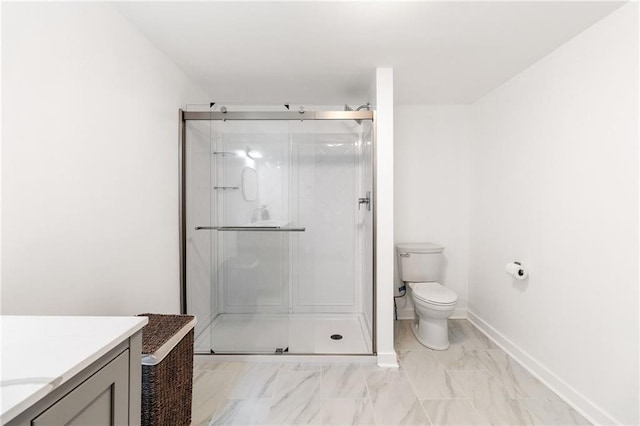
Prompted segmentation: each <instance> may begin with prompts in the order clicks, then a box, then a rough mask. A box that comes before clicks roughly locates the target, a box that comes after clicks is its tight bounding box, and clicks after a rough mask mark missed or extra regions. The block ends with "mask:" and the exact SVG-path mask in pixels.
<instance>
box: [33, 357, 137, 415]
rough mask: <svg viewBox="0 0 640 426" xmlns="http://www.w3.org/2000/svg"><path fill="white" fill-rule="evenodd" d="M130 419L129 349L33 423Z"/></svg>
mask: <svg viewBox="0 0 640 426" xmlns="http://www.w3.org/2000/svg"><path fill="white" fill-rule="evenodd" d="M128 421H129V350H128V349H127V350H126V351H124V352H123V353H121V354H120V355H118V356H117V357H116V358H114V359H113V361H111V362H110V363H109V364H107V365H105V366H104V367H103V368H101V369H100V370H98V371H97V372H96V373H95V374H94V375H92V376H91V377H89V378H88V379H87V380H86V381H84V382H82V384H80V385H79V386H78V387H76V388H75V389H73V390H72V391H71V392H69V393H68V394H66V395H65V396H64V397H63V398H62V399H60V400H59V401H58V402H56V403H55V404H54V405H52V406H51V407H49V408H48V409H47V410H46V411H44V412H43V413H42V414H40V415H39V416H38V417H36V418H35V419H33V421H32V422H31V424H32V425H33V426H44V425H51V426H53V425H55V426H61V425H69V426H74V425H76V426H107V425H108V426H115V425H126V424H128Z"/></svg>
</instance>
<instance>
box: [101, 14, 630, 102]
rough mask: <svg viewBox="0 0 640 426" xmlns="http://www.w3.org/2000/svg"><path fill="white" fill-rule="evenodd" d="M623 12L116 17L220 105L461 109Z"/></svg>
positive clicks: (163, 15)
mask: <svg viewBox="0 0 640 426" xmlns="http://www.w3.org/2000/svg"><path fill="white" fill-rule="evenodd" d="M622 4H623V2H617V1H605V2H594V1H587V2H576V1H570V2H559V1H550V2H540V1H531V2H522V1H512V2H505V1H501V2H478V1H475V2H458V1H446V2H398V1H386V2H385V1H376V2H369V1H356V2H349V1H347V2H344V1H340V2H308V1H300V2H265V1H262V2H218V1H214V2H124V3H114V7H116V9H117V10H118V11H119V12H120V13H121V14H122V15H124V16H125V17H126V18H127V19H128V20H129V21H130V22H131V23H132V24H134V25H135V26H136V27H138V28H139V29H140V30H141V31H142V33H143V34H145V35H146V37H148V38H149V40H151V42H152V43H153V44H154V45H156V46H157V47H158V48H159V49H161V50H162V51H164V52H165V53H166V54H167V55H168V56H169V57H170V58H171V59H172V60H173V61H174V62H175V63H176V64H177V65H178V66H179V67H180V68H181V69H182V70H183V71H184V72H185V73H186V74H187V75H188V76H189V77H190V78H191V79H192V80H193V81H194V82H195V83H197V84H198V85H199V86H200V87H201V88H202V89H203V90H204V91H205V92H206V93H207V95H208V96H209V97H210V99H211V100H212V101H218V102H226V103H236V102H237V103H249V104H254V105H258V104H281V103H294V104H315V105H320V104H324V105H335V104H342V103H352V104H361V103H364V102H366V101H368V100H369V95H368V93H369V89H370V88H371V82H372V76H373V72H374V69H375V68H376V67H393V68H394V77H395V88H394V89H395V101H396V103H398V104H465V103H472V102H474V101H475V100H477V99H478V98H480V97H481V96H483V95H484V94H486V93H487V92H489V91H491V90H492V89H494V88H496V87H498V86H499V85H501V84H503V83H504V82H505V81H507V80H508V79H509V78H511V77H513V76H514V75H516V74H517V73H518V72H520V71H522V70H524V69H525V68H527V67H528V66H530V65H531V64H533V63H534V62H536V61H537V60H539V59H540V58H542V57H543V56H545V55H547V54H548V53H550V52H551V51H553V50H554V49H556V48H557V47H559V46H560V45H562V44H563V43H565V42H566V41H568V40H569V39H571V38H572V37H574V36H575V35H577V34H578V33H580V32H581V31H583V30H584V29H586V28H588V27H589V26H591V25H592V24H594V23H595V22H597V21H598V20H600V19H602V18H603V17H605V16H606V15H608V14H610V13H611V12H612V11H613V10H615V9H617V8H618V7H620V6H621V5H622Z"/></svg>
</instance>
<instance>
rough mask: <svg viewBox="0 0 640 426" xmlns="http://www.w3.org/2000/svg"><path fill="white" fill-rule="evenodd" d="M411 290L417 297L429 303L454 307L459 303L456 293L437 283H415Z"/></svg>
mask: <svg viewBox="0 0 640 426" xmlns="http://www.w3.org/2000/svg"><path fill="white" fill-rule="evenodd" d="M411 289H412V290H413V294H414V296H415V297H417V298H418V299H420V300H422V301H424V302H427V303H434V304H438V305H453V304H454V303H456V302H457V301H458V295H457V294H456V292H455V291H453V290H451V289H449V288H446V287H445V286H443V285H442V284H440V283H437V282H432V283H413V285H412V286H411Z"/></svg>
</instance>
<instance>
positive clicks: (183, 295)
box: [178, 109, 378, 356]
mask: <svg viewBox="0 0 640 426" xmlns="http://www.w3.org/2000/svg"><path fill="white" fill-rule="evenodd" d="M187 120H203V121H211V120H220V121H226V120H300V121H304V120H371V123H372V129H371V132H372V137H371V174H372V176H371V190H372V193H371V196H370V206H371V249H372V250H371V251H372V253H371V267H372V274H371V285H372V286H373V287H372V289H371V293H372V300H371V301H370V303H371V308H372V309H371V346H372V348H371V349H372V352H371V354H372V355H377V353H378V351H377V312H376V311H377V309H376V301H377V279H376V252H377V248H376V226H377V220H376V211H377V208H376V207H377V200H376V196H375V195H376V185H377V173H376V164H377V158H376V139H377V130H376V112H375V111H298V112H296V111H227V112H219V111H211V112H209V111H184V110H183V109H179V110H178V121H179V132H178V133H179V134H178V139H179V147H178V175H179V185H178V198H179V209H178V216H179V240H180V241H179V251H180V312H181V313H182V314H186V313H187V242H186V238H187V221H186V217H187V196H186V194H187V188H186V184H187V183H186V181H187V179H186V143H187V137H186V136H187V134H186V128H187V126H186V121H187ZM361 195H363V194H361ZM211 355H216V354H211ZM237 355H247V354H243V353H238V354H237ZM294 355H313V356H335V355H340V356H351V355H355V356H362V355H366V354H294Z"/></svg>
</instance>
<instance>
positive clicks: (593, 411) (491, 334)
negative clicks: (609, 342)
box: [467, 310, 622, 425]
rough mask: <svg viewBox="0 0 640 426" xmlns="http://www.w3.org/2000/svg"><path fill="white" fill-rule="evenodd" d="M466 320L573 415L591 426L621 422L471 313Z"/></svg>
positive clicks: (468, 313)
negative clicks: (562, 402) (578, 415)
mask: <svg viewBox="0 0 640 426" xmlns="http://www.w3.org/2000/svg"><path fill="white" fill-rule="evenodd" d="M467 319H468V320H469V322H471V323H472V324H473V325H475V326H476V327H477V328H478V330H480V331H481V332H483V333H484V334H485V335H486V336H487V337H488V338H489V339H491V340H492V341H493V342H494V343H495V344H496V345H498V346H499V347H500V348H501V349H502V350H503V351H505V352H506V353H507V354H508V355H509V356H510V357H511V358H513V359H514V360H515V361H516V362H517V363H518V364H520V365H521V366H522V367H524V368H525V369H526V370H527V371H528V372H529V373H531V374H532V375H533V376H534V377H535V378H537V379H538V380H540V381H541V382H542V383H544V384H545V385H546V386H547V387H548V388H549V389H551V390H552V391H553V392H555V393H556V394H557V395H558V396H560V397H561V398H562V399H563V400H564V401H565V402H566V403H567V404H569V405H570V406H571V407H573V408H574V409H575V410H576V411H577V412H579V413H580V414H581V415H583V416H584V417H585V418H586V419H587V420H589V421H590V422H591V423H593V424H595V425H608V424H615V425H619V424H622V422H619V421H617V420H616V419H614V418H613V416H611V415H610V414H608V413H607V412H606V411H604V410H603V409H602V408H600V407H599V406H598V405H596V404H595V403H594V402H593V401H591V400H590V399H588V398H587V397H585V396H584V395H583V394H581V393H580V392H579V391H577V390H576V389H574V388H573V387H572V386H571V385H569V384H568V383H567V382H565V381H564V380H562V379H561V378H560V377H558V376H557V375H556V374H555V373H553V372H552V371H551V370H549V369H548V368H547V367H545V366H544V365H542V364H541V363H540V362H539V361H537V360H536V359H535V358H534V357H532V356H531V355H529V354H528V353H527V352H526V351H525V350H523V349H522V348H520V347H519V346H518V345H516V344H515V343H513V342H512V341H511V340H510V339H509V338H507V337H506V336H505V335H503V334H502V333H500V332H499V331H498V330H496V329H495V328H493V327H492V326H490V325H489V324H488V323H487V322H486V321H484V320H483V319H482V318H480V317H479V316H478V315H476V314H475V313H473V312H472V311H471V310H469V311H467Z"/></svg>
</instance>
